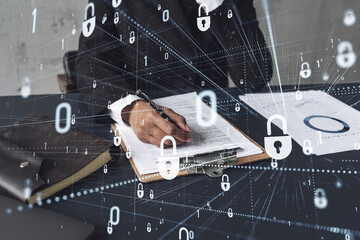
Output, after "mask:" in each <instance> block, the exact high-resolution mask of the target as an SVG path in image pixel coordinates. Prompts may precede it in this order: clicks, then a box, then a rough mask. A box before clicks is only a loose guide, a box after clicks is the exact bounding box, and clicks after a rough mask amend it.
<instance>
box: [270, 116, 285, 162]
mask: <svg viewBox="0 0 360 240" xmlns="http://www.w3.org/2000/svg"><path fill="white" fill-rule="evenodd" d="M275 119H279V120H280V121H281V123H282V130H283V134H284V135H286V134H287V124H286V120H285V118H284V117H283V116H281V115H280V114H275V115H272V116H271V117H270V118H269V119H268V121H267V135H268V136H267V137H264V142H265V150H266V152H267V154H268V155H269V156H270V157H271V158H273V159H276V160H281V159H284V158H286V157H287V156H289V155H290V153H291V150H292V142H291V137H290V136H271V123H272V122H273V121H274V120H275Z"/></svg>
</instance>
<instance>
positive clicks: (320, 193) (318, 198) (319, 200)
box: [314, 188, 328, 209]
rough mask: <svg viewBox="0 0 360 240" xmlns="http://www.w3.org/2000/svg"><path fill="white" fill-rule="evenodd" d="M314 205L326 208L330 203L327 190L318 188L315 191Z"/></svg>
mask: <svg viewBox="0 0 360 240" xmlns="http://www.w3.org/2000/svg"><path fill="white" fill-rule="evenodd" d="M314 205H315V207H317V208H318V209H325V208H326V207H327V205H328V199H327V198H326V193H325V190H324V189H322V188H317V189H316V190H315V193H314Z"/></svg>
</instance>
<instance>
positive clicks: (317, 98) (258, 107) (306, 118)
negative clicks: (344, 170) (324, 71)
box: [240, 90, 360, 155]
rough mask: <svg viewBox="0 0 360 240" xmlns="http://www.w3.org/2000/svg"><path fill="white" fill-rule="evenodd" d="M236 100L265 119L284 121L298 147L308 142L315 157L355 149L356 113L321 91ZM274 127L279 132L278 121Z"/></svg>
mask: <svg viewBox="0 0 360 240" xmlns="http://www.w3.org/2000/svg"><path fill="white" fill-rule="evenodd" d="M299 96H301V97H300V98H299ZM240 99H241V100H242V101H244V102H245V103H246V104H248V105H249V106H250V107H251V108H253V109H254V110H255V111H257V112H259V113H260V114H261V115H263V116H264V117H265V118H267V119H268V118H269V117H270V116H272V115H274V114H280V115H282V116H283V117H285V119H286V120H287V126H288V134H289V135H290V136H291V137H292V138H293V139H294V140H295V141H296V142H297V143H298V144H300V145H301V146H304V142H305V141H306V147H307V146H308V144H309V142H310V145H311V147H312V149H313V151H312V152H313V153H314V154H316V155H323V154H328V153H337V152H343V151H349V150H354V149H356V148H357V147H356V146H359V143H360V120H359V119H360V112H359V111H357V110H356V109H354V108H352V107H351V106H349V105H347V104H345V103H343V102H341V101H339V100H337V99H336V98H334V97H332V96H330V95H329V94H327V93H325V92H323V91H314V90H311V91H303V92H301V95H300V94H296V93H295V92H287V93H283V96H282V95H281V93H264V94H262V93H261V94H246V95H245V96H240ZM284 109H285V110H284ZM274 124H275V125H276V126H278V127H279V128H281V129H283V127H282V125H281V122H280V121H275V122H274ZM264 135H266V133H264Z"/></svg>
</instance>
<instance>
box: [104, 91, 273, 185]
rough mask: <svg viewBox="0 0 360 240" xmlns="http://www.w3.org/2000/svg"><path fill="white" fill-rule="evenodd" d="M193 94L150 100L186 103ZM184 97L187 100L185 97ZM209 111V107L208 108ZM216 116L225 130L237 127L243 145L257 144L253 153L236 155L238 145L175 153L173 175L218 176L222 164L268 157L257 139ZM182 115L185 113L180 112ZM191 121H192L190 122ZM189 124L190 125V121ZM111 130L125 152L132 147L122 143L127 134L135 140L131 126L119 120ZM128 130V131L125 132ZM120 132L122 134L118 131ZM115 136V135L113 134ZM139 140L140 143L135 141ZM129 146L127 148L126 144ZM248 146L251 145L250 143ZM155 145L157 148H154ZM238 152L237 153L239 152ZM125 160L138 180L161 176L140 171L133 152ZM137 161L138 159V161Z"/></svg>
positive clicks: (155, 179)
mask: <svg viewBox="0 0 360 240" xmlns="http://www.w3.org/2000/svg"><path fill="white" fill-rule="evenodd" d="M194 94H195V95H196V93H190V94H183V95H176V96H171V97H167V98H162V99H156V100H154V101H155V102H156V103H157V104H158V103H160V105H163V106H164V105H165V104H170V105H168V106H166V107H168V108H173V107H174V106H173V107H172V106H171V102H172V103H174V102H180V100H181V101H185V102H183V104H185V105H186V104H187V105H189V104H188V102H186V101H187V100H189V99H192V100H193V99H194ZM186 99H187V100H186ZM202 104H204V106H202V108H203V109H205V110H206V108H208V109H207V110H209V109H210V108H209V107H208V106H207V105H206V104H205V103H202ZM177 108H178V111H176V109H173V110H174V111H175V112H179V111H180V113H179V114H181V115H183V116H184V114H185V112H182V113H181V107H179V106H177ZM210 112H211V110H210ZM216 114H217V116H218V118H219V119H218V120H217V122H222V125H221V126H227V130H228V132H229V128H231V131H232V134H234V131H237V134H241V136H243V137H244V138H246V140H244V145H247V146H250V144H252V145H254V146H256V148H258V149H257V150H256V151H254V153H253V154H249V155H246V156H239V152H238V151H240V150H239V148H226V149H217V150H216V151H209V152H203V153H200V154H196V155H189V156H186V157H184V156H182V157H179V158H180V166H179V168H180V171H179V172H178V174H177V176H176V177H181V176H187V175H192V174H207V175H208V176H210V177H221V176H222V174H223V170H224V169H226V168H229V167H231V166H233V165H243V164H248V163H252V162H257V161H262V160H266V159H269V158H270V157H269V156H268V154H267V153H266V151H265V149H264V148H263V147H262V146H260V145H259V144H258V143H257V142H255V141H254V140H253V139H251V138H250V137H249V136H247V135H246V134H244V133H243V132H242V131H241V130H239V129H238V128H236V127H235V126H234V125H233V124H231V123H230V122H229V121H227V120H226V119H225V118H223V117H222V116H221V115H220V114H218V113H216ZM184 117H185V118H186V116H184ZM194 124H195V123H194ZM194 124H193V125H194ZM111 127H112V129H113V132H114V137H120V138H121V147H122V149H123V150H124V151H125V152H129V150H131V151H134V148H133V147H130V145H129V144H126V142H129V141H127V139H126V138H127V137H129V136H130V137H132V138H136V140H134V139H132V140H131V142H132V143H134V141H135V142H137V141H139V140H138V139H137V137H136V136H135V135H134V134H133V133H132V129H130V130H129V129H126V128H130V127H125V126H122V125H119V124H116V125H115V124H112V125H111ZM210 130H212V129H211V128H209V131H210ZM130 132H131V134H129V133H130ZM121 133H123V135H122V134H121ZM117 139H119V138H117ZM139 144H140V143H139ZM141 144H142V145H141V146H145V147H141V148H139V149H135V151H144V150H145V151H146V145H144V143H141ZM239 145H240V148H241V145H242V144H241V143H240V144H239ZM128 146H129V147H130V149H129V147H128ZM254 146H252V147H254ZM150 148H155V147H154V146H151V147H150ZM158 149H159V148H158ZM159 153H160V149H159ZM240 155H241V153H240ZM128 157H129V162H130V164H131V166H132V167H133V169H134V171H135V173H136V175H137V177H138V179H139V181H140V182H143V183H149V182H155V181H160V180H164V177H163V176H162V175H161V174H160V173H159V172H158V171H155V172H151V173H144V171H143V173H142V172H141V171H140V169H139V166H137V164H136V161H134V160H136V159H133V157H134V154H129V155H128ZM149 161H152V160H151V159H149ZM138 163H139V162H138Z"/></svg>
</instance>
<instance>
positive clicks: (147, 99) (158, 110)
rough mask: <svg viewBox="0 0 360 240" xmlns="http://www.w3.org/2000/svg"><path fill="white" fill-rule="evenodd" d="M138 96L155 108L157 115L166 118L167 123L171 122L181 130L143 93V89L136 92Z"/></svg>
mask: <svg viewBox="0 0 360 240" xmlns="http://www.w3.org/2000/svg"><path fill="white" fill-rule="evenodd" d="M136 96H138V97H141V98H142V99H143V100H145V102H147V103H148V104H149V105H150V106H151V107H153V108H154V109H155V111H156V112H157V113H159V114H160V116H161V117H163V118H165V120H166V121H169V122H171V123H172V124H174V125H175V126H176V127H178V128H179V129H181V128H180V127H179V125H177V124H176V123H175V122H174V120H172V119H171V118H170V117H169V116H168V115H166V113H164V111H163V110H162V109H161V108H160V107H159V106H158V105H156V104H155V103H154V102H153V101H152V100H151V99H150V98H149V97H148V95H146V94H145V93H144V92H143V91H141V89H138V90H137V91H136Z"/></svg>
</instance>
